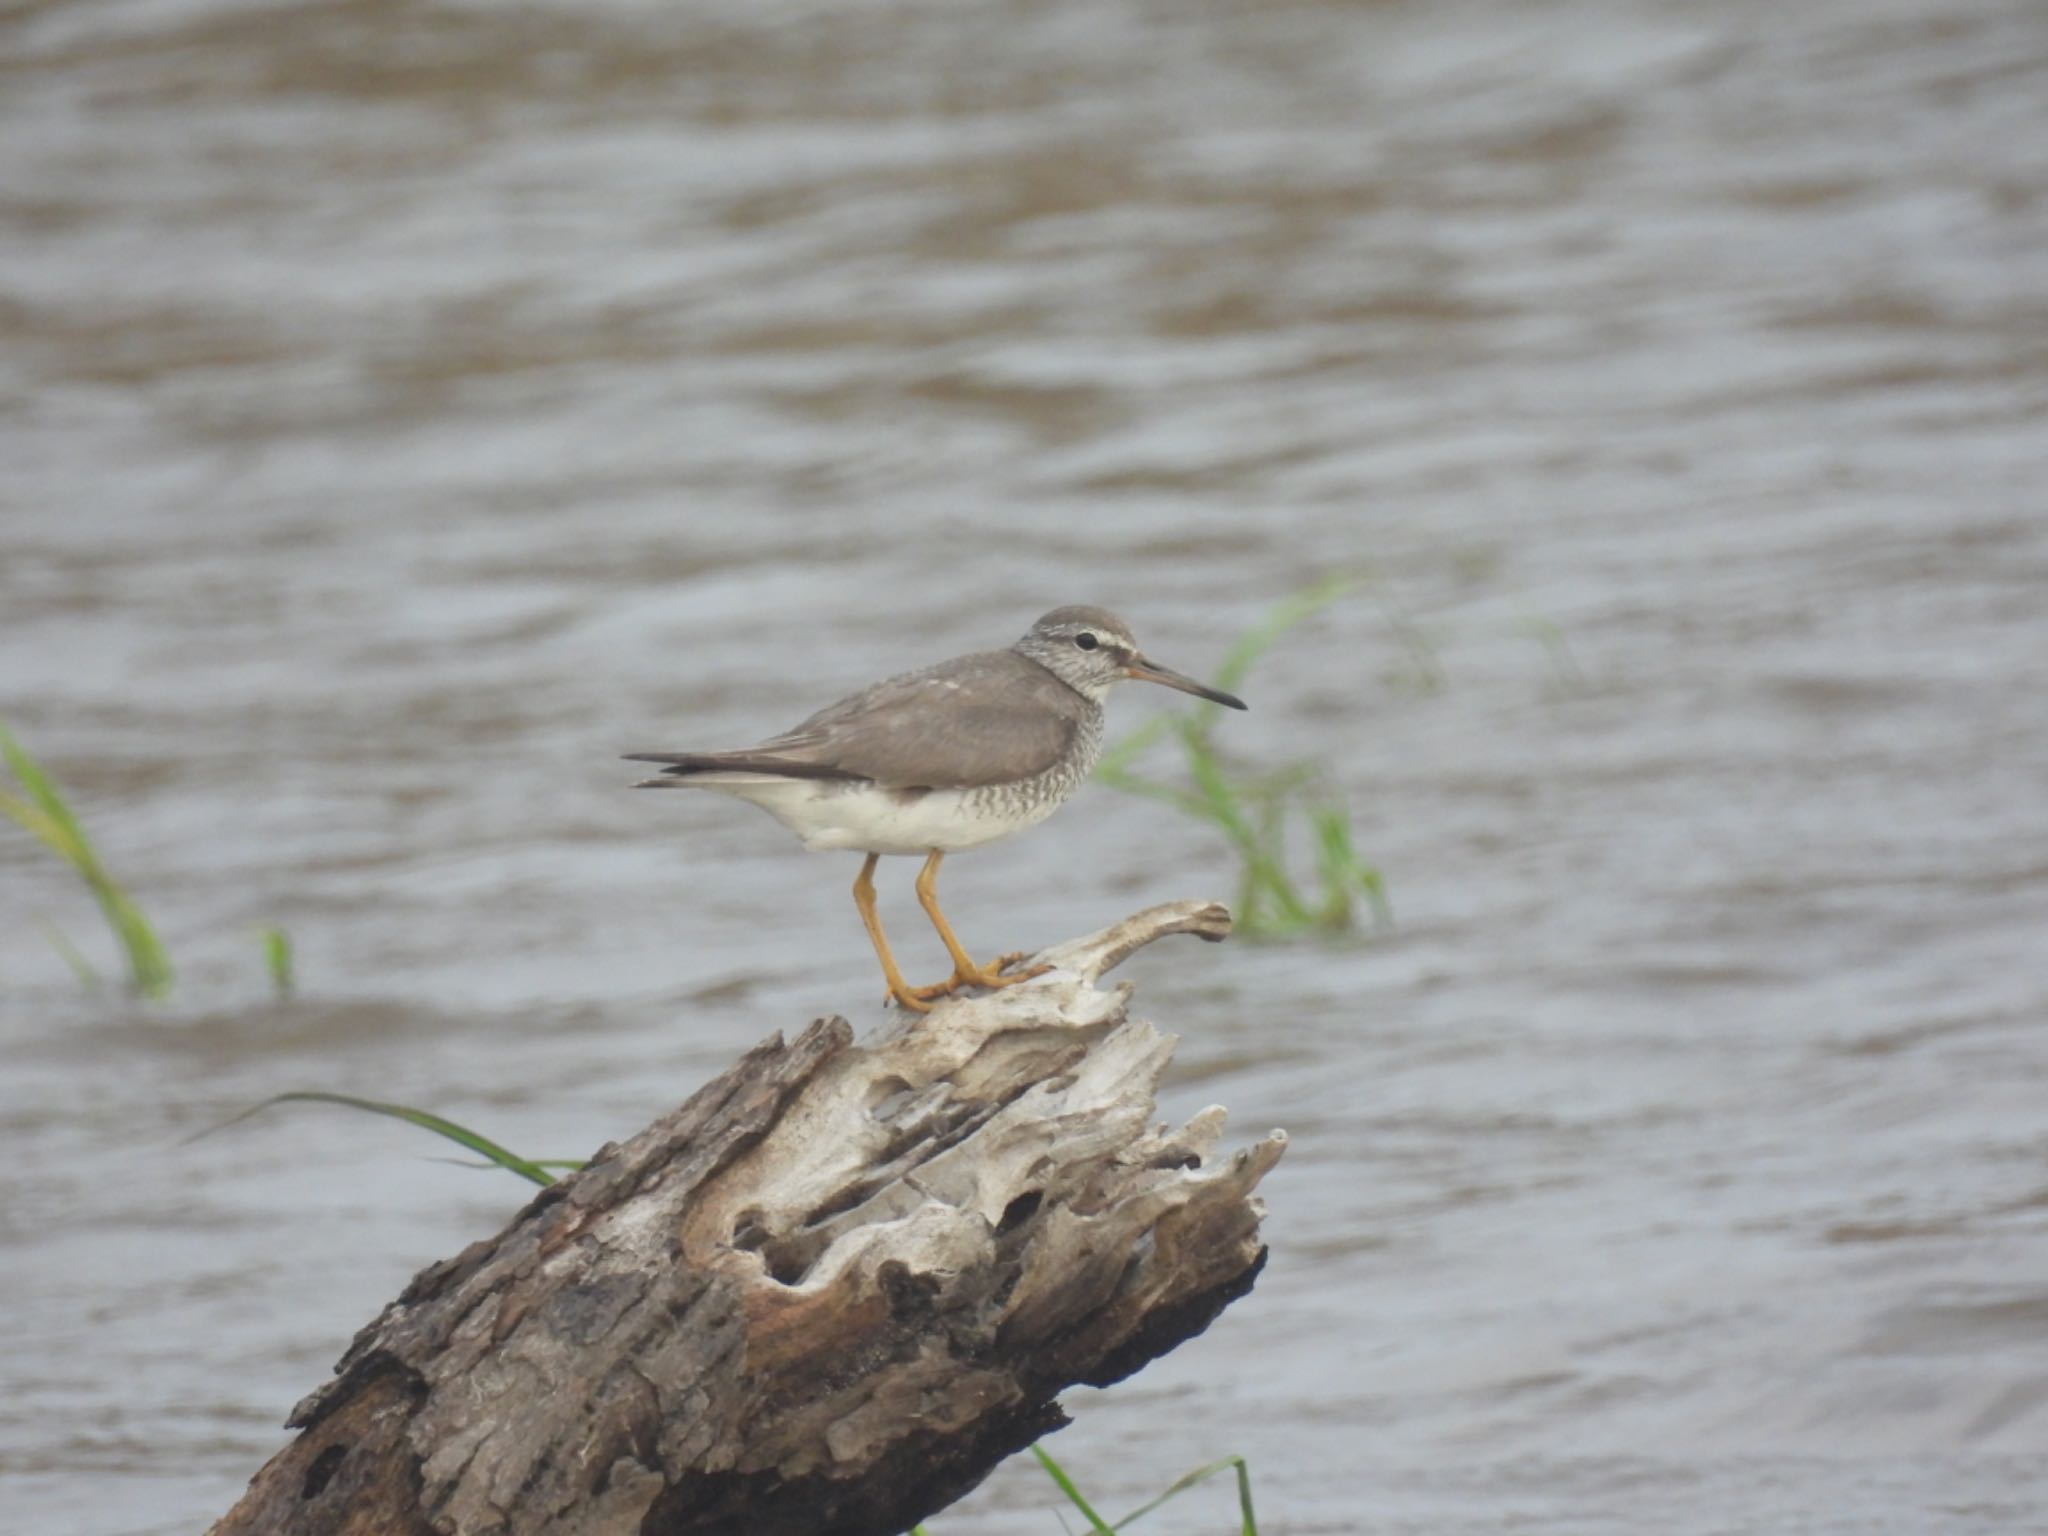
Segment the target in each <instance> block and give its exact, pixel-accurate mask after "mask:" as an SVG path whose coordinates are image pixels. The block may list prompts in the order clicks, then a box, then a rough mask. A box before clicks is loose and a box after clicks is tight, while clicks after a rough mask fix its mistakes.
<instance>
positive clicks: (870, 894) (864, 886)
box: [853, 853, 932, 1013]
mask: <svg viewBox="0 0 2048 1536" xmlns="http://www.w3.org/2000/svg"><path fill="white" fill-rule="evenodd" d="M880 858H881V855H880V854H879V853H871V854H869V855H868V860H867V862H866V863H865V864H863V865H861V867H860V878H859V879H857V880H855V881H854V882H853V904H854V905H855V906H856V907H859V908H860V920H861V922H862V923H864V924H865V925H866V926H867V930H868V941H869V942H870V943H872V944H873V945H874V946H875V958H876V959H877V960H880V961H881V962H882V975H883V976H884V977H886V978H887V980H888V982H889V995H890V996H891V997H893V998H895V999H896V1001H897V1002H899V1003H901V1004H902V1005H903V1006H904V1007H906V1008H912V1009H915V1010H916V1011H917V1012H919V1013H930V1012H931V1011H932V1005H931V1004H930V1003H928V1002H926V1001H925V1000H924V999H923V998H922V997H920V996H918V993H917V989H916V988H915V987H913V986H911V985H910V983H909V982H907V981H905V980H904V979H903V973H902V972H901V971H899V970H897V969H896V957H895V956H894V955H892V954H890V953H889V940H888V939H887V938H886V937H885V936H884V935H883V933H882V918H881V915H880V914H879V913H878V912H876V911H875V863H876V861H877V860H879V859H880Z"/></svg>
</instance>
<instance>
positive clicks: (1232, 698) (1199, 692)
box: [1124, 656, 1251, 709]
mask: <svg viewBox="0 0 2048 1536" xmlns="http://www.w3.org/2000/svg"><path fill="white" fill-rule="evenodd" d="M1124 676H1125V677H1135V678H1136V679H1137V680H1138V681H1139V682H1141V683H1164V684H1166V686H1167V687H1169V688H1178V689H1179V690H1180V691H1181V692H1182V693H1192V694H1193V695H1194V696H1195V697H1196V698H1198V699H1207V700H1208V701H1209V702H1210V703H1211V704H1222V705H1225V706H1227V707H1228V708H1230V709H1249V708H1250V707H1251V706H1250V705H1248V704H1246V703H1245V701H1244V700H1243V699H1240V698H1239V697H1238V696H1237V695H1236V694H1234V693H1225V692H1224V691H1223V690H1222V689H1221V688H1211V687H1209V686H1208V685H1207V684H1205V683H1198V682H1196V681H1195V680H1194V679H1193V678H1192V677H1189V676H1188V675H1187V674H1186V673H1184V672H1176V671H1174V670H1173V668H1171V667H1162V666H1160V665H1159V663H1158V662H1156V661H1147V660H1146V659H1145V658H1144V657H1143V656H1133V657H1132V658H1131V659H1130V661H1129V662H1128V663H1126V664H1125V666H1124Z"/></svg>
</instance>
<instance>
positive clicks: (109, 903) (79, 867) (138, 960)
mask: <svg viewBox="0 0 2048 1536" xmlns="http://www.w3.org/2000/svg"><path fill="white" fill-rule="evenodd" d="M0 758H4V759H5V761H6V763H7V768H8V771H9V772H10V773H12V774H13V775H14V780H15V782H16V783H17V784H18V785H20V786H21V793H20V794H12V793H8V792H4V791H0V815H5V816H7V817H8V818H10V819H11V820H13V821H15V822H16V823H18V824H19V825H20V826H22V827H23V828H24V829H26V830H27V831H28V832H29V833H30V834H31V835H32V836H34V837H35V838H36V839H37V840H38V841H40V842H41V843H42V844H43V845H44V846H45V847H46V848H48V849H49V850H50V851H51V852H52V853H54V854H55V855H56V856H57V857H58V858H60V859H62V860H63V861H64V862H65V863H66V864H69V865H70V866H71V868H72V869H73V870H74V871H75V872H76V873H77V875H78V878H79V879H81V880H83V881H84V882H85V886H86V889H87V890H89V891H91V892H92V895H93V899H94V900H95V901H97V902H98V903H99V908H100V913H101V915H102V916H104V917H105V918H106V921H107V927H108V928H109V930H111V931H112V933H113V935H114V938H115V941H116V942H117V943H119V944H120V946H121V952H122V954H123V955H124V956H126V958H127V961H128V983H129V985H130V986H132V987H133V988H134V989H135V991H136V992H137V993H138V994H139V995H140V996H142V997H145V998H149V999H150V1000H152V1001H155V1000H156V999H159V998H162V997H163V996H164V995H165V994H167V993H168V992H169V991H170V990H171V975H172V972H171V957H170V956H169V955H168V954H167V953H166V952H165V950H164V946H163V944H162V942H161V941H160V940H159V939H158V938H157V936H156V930H155V929H154V928H152V927H150V924H149V919H148V918H146V917H144V916H143V915H142V909H141V908H140V907H138V906H137V905H136V904H135V902H134V900H133V898H131V897H130V896H129V894H128V892H127V891H126V890H124V889H123V888H122V886H121V884H120V882H119V881H117V880H116V879H115V878H114V877H113V875H111V874H110V873H108V871H107V867H106V865H105V864H103V863H101V862H100V856H99V852H98V850H97V849H95V848H94V847H93V845H92V840H91V839H90V838H88V837H87V836H86V835H85V828H84V827H83V826H81V825H80V824H79V821H78V817H77V816H76V815H75V814H74V813H73V812H72V809H71V807H70V805H69V804H68V803H67V802H66V801H65V799H64V796H63V794H62V792H61V791H59V790H58V788H57V785H56V782H55V781H54V780H53V779H51V777H50V776H49V775H48V774H47V773H45V772H44V771H43V768H42V765H41V764H40V763H38V762H37V761H36V760H35V759H34V758H33V757H31V756H30V755H29V753H28V749H27V748H26V747H24V746H22V745H21V743H20V742H18V741H16V740H15V739H14V737H13V735H12V734H11V733H9V732H8V730H7V729H6V727H4V726H0ZM44 931H45V932H46V933H50V934H52V935H53V938H52V942H53V943H55V944H56V946H57V951H58V953H59V954H61V955H63V956H64V958H65V960H66V962H67V963H68V964H69V965H70V966H71V968H72V969H73V970H74V971H76V972H78V974H79V975H80V977H81V978H87V979H89V980H97V977H98V973H97V972H96V971H95V970H94V969H93V967H92V966H91V964H90V963H89V962H87V961H86V959H85V957H84V955H82V954H81V953H80V952H79V951H78V949H77V948H76V947H75V946H73V945H72V944H71V943H70V941H69V940H67V939H65V938H64V937H63V936H62V935H61V934H58V933H57V932H56V930H55V929H53V928H49V927H47V926H46V928H45V930H44Z"/></svg>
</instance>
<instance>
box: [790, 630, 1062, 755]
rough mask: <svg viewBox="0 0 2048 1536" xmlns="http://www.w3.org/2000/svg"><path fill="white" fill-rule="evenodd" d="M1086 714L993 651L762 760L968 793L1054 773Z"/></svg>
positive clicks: (830, 711) (1018, 662)
mask: <svg viewBox="0 0 2048 1536" xmlns="http://www.w3.org/2000/svg"><path fill="white" fill-rule="evenodd" d="M1034 674H1036V675H1034ZM1062 695H1066V697H1062ZM1085 708H1086V702H1085V701H1084V700H1083V699H1082V698H1081V697H1080V696H1079V695H1078V694H1075V693H1073V691H1072V690H1071V689H1069V688H1068V687H1067V686H1066V685H1065V684H1064V683H1062V682H1060V681H1059V680H1058V679H1057V678H1055V677H1052V676H1051V675H1050V674H1048V673H1046V672H1045V669H1044V668H1042V667H1040V666H1038V665H1037V664H1036V663H1035V662H1030V661H1026V660H1024V659H1023V658H1022V657H1020V656H1016V655H1014V654H1013V653H1011V652H1007V651H992V652H989V653H988V654H987V655H985V656H967V657H962V658H960V659H959V660H958V661H952V662H946V663H944V664H942V665H940V666H937V667H931V668H927V669H926V670H925V671H922V672H910V673H906V674H905V675H904V676H902V677H892V678H890V679H889V680H888V681H887V682H881V683H877V684H875V685H874V687H872V688H869V689H866V690H865V691H863V692H861V693H857V694H855V695H853V697H851V698H848V699H841V700H840V701H839V702H838V703H837V704H833V705H829V706H827V707H826V708H824V709H822V710H820V711H818V713H817V714H815V715H813V716H811V718H810V719H808V720H806V721H805V722H804V723H803V724H802V725H800V726H798V727H797V728H796V729H795V730H793V731H788V732H786V733H784V734H783V735H781V736H777V737H775V738H774V739H772V740H770V741H765V742H763V743H761V747H760V749H759V750H761V751H764V752H773V753H775V754H776V755H777V756H779V757H788V758H794V759H796V760H798V761H800V762H810V763H817V764H820V765H824V766H829V767H831V768H834V769H837V770H839V771H840V772H844V773H853V774H858V775H860V776H861V777H862V778H864V779H872V780H874V781H875V782H876V783H877V784H882V785H886V786H888V787H891V788H910V787H912V786H922V787H926V788H931V789H972V788H976V787H979V786H981V785H985V784H1005V783H1011V782H1014V781H1016V780H1019V779H1030V778H1035V777H1037V776H1038V775H1039V774H1041V773H1044V772H1046V771H1047V770H1048V769H1050V768H1052V767H1053V766H1054V765H1055V764H1057V763H1058V762H1059V761H1060V759H1061V758H1062V757H1064V756H1065V755H1066V754H1067V753H1068V752H1069V751H1070V750H1071V749H1072V747H1073V743H1074V737H1075V734H1076V732H1078V731H1079V730H1080V719H1079V711H1080V710H1081V709H1085Z"/></svg>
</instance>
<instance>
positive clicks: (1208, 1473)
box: [1110, 1456, 1259, 1536]
mask: <svg viewBox="0 0 2048 1536" xmlns="http://www.w3.org/2000/svg"><path fill="white" fill-rule="evenodd" d="M1231 1468H1235V1469H1236V1471H1237V1508H1238V1513H1239V1515H1240V1516H1241V1517H1242V1519H1243V1525H1242V1526H1241V1528H1240V1529H1241V1532H1242V1536H1259V1522H1258V1519H1257V1517H1256V1516H1255V1515H1254V1514H1253V1513H1252V1474H1251V1468H1250V1467H1248V1466H1247V1465H1246V1464H1245V1459H1244V1458H1243V1457H1242V1456H1225V1457H1224V1458H1223V1459H1222V1460H1220V1461H1212V1462H1210V1463H1209V1464H1208V1465H1207V1466H1206V1467H1197V1468H1195V1470H1194V1471H1192V1472H1190V1473H1188V1475H1187V1476H1185V1477H1183V1478H1181V1479H1179V1480H1178V1481H1177V1482H1175V1483H1174V1485H1173V1486H1172V1487H1170V1488H1168V1489H1167V1490H1166V1491H1165V1492H1164V1493H1162V1494H1160V1495H1159V1497H1158V1498H1156V1499H1154V1500H1153V1501H1152V1502H1151V1503H1149V1504H1143V1505H1140V1506H1139V1507H1138V1508H1136V1509H1134V1510H1132V1511H1131V1512H1130V1513H1129V1514H1128V1515H1125V1516H1124V1517H1123V1519H1121V1520H1119V1521H1117V1523H1116V1524H1115V1525H1114V1526H1112V1527H1110V1529H1112V1530H1117V1531H1120V1530H1122V1529H1123V1528H1124V1527H1125V1526H1127V1525H1129V1524H1130V1523H1131V1522H1132V1521H1134V1520H1136V1519H1137V1518H1138V1517H1139V1516H1140V1515H1149V1514H1151V1513H1152V1511H1153V1510H1155V1509H1157V1508H1158V1507H1159V1506H1160V1505H1162V1504H1164V1503H1165V1502H1166V1501H1167V1500H1169V1499H1171V1498H1174V1497H1176V1496H1178V1495H1180V1494H1183V1493H1186V1492H1187V1491H1188V1490H1189V1489H1190V1488H1192V1487H1194V1486H1195V1484H1197V1483H1201V1482H1207V1481H1208V1480H1209V1479H1210V1478H1212V1477H1214V1476H1215V1475H1216V1474H1217V1473H1218V1472H1222V1471H1226V1470H1228V1469H1231Z"/></svg>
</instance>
